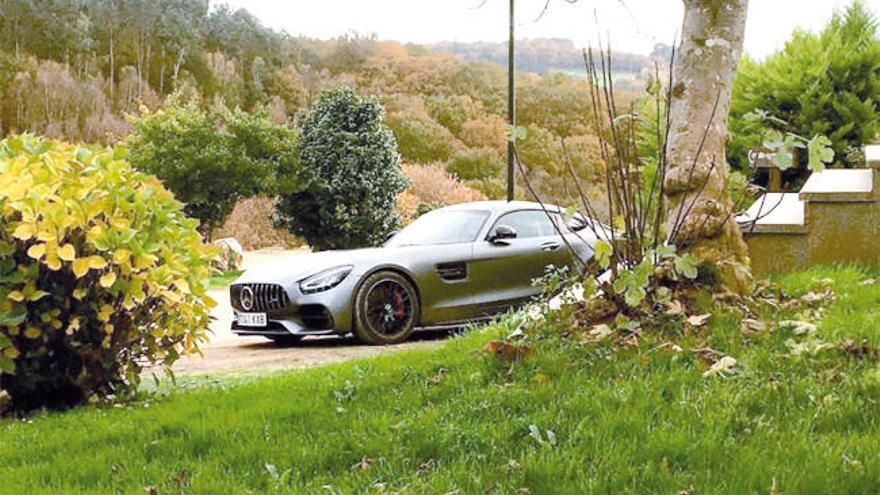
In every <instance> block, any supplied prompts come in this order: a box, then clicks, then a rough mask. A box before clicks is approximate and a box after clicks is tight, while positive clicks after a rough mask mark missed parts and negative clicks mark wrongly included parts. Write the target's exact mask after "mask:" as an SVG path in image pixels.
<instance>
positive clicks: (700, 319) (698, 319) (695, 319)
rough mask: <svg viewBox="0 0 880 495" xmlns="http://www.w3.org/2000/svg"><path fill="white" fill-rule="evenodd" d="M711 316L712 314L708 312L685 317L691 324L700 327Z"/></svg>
mask: <svg viewBox="0 0 880 495" xmlns="http://www.w3.org/2000/svg"><path fill="white" fill-rule="evenodd" d="M711 316H712V315H711V314H709V313H706V314H702V315H691V316H688V317H687V322H688V323H689V324H690V325H691V326H694V327H701V326H703V325H704V324H705V323H706V322H707V321H708V320H709V318H710V317H711Z"/></svg>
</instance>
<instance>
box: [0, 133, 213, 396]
mask: <svg viewBox="0 0 880 495" xmlns="http://www.w3.org/2000/svg"><path fill="white" fill-rule="evenodd" d="M0 214H2V227H0V281H2V284H0V388H2V389H3V390H5V391H6V392H7V393H8V394H9V395H10V396H11V398H12V404H13V407H15V408H16V409H21V410H28V409H32V408H36V407H42V406H50V407H63V406H67V405H71V404H75V403H78V402H81V401H83V400H85V399H87V398H89V397H91V396H92V395H93V394H97V395H99V396H100V395H107V394H117V395H118V394H121V393H124V392H126V391H129V390H131V387H132V386H134V385H136V384H137V383H138V380H139V373H140V372H141V369H142V366H143V365H144V364H146V363H149V364H160V365H163V366H169V365H171V364H172V363H173V362H174V361H175V360H176V359H177V358H178V357H179V356H180V355H182V354H185V353H189V352H194V351H197V350H198V343H199V342H200V341H202V340H203V339H204V337H205V332H206V330H207V327H208V322H209V314H208V313H209V309H210V308H211V306H213V305H214V302H213V301H212V300H211V299H210V298H209V297H207V296H206V295H205V290H204V285H203V281H204V280H206V279H207V278H208V277H210V275H211V269H210V268H209V263H210V259H211V258H212V256H214V255H215V254H216V252H215V251H216V250H215V249H214V248H210V247H208V246H205V245H204V244H203V243H202V238H201V236H200V235H199V233H198V232H197V231H196V225H197V224H198V222H197V221H196V220H193V219H190V218H187V216H186V215H185V214H184V212H183V205H181V204H180V202H178V201H176V200H175V199H174V198H173V196H172V194H171V193H170V192H168V191H167V190H166V189H165V188H163V187H162V185H161V183H160V182H159V181H158V179H156V178H155V177H153V176H149V175H146V174H144V173H142V172H138V171H136V170H134V169H133V168H132V167H131V165H130V164H129V163H128V162H127V161H125V156H124V152H123V151H121V150H114V149H112V148H107V149H94V150H92V149H86V148H77V147H75V146H71V145H67V144H63V143H60V142H56V141H44V140H39V139H36V138H33V137H30V136H21V137H16V138H10V139H7V140H4V141H2V142H0Z"/></svg>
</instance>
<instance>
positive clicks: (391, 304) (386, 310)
mask: <svg viewBox="0 0 880 495" xmlns="http://www.w3.org/2000/svg"><path fill="white" fill-rule="evenodd" d="M354 306H355V307H354V314H355V335H356V336H357V338H358V339H360V340H361V341H363V342H366V343H368V344H373V345H385V344H396V343H398V342H403V341H404V340H406V339H407V337H409V335H410V334H411V333H412V331H413V328H414V327H415V325H416V323H418V321H419V299H418V296H417V294H416V289H415V287H413V285H412V284H411V283H410V281H409V280H407V279H406V277H404V276H402V275H400V274H398V273H395V272H390V271H381V272H376V273H374V274H372V275H370V276H369V277H367V278H366V279H365V280H364V281H363V283H361V286H360V288H359V289H358V291H357V294H356V295H355V301H354Z"/></svg>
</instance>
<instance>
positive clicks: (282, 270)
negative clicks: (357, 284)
mask: <svg viewBox="0 0 880 495" xmlns="http://www.w3.org/2000/svg"><path fill="white" fill-rule="evenodd" d="M387 254H388V249H385V248H366V249H351V250H345V251H320V252H317V253H303V254H292V255H289V256H284V257H281V258H278V259H274V260H272V261H268V262H266V263H263V264H261V265H258V266H255V267H253V268H249V269H248V270H247V271H245V272H244V274H243V275H242V276H241V277H239V278H238V280H236V281H235V283H257V282H262V283H273V282H275V283H284V282H293V281H298V280H302V279H304V278H306V277H308V276H310V275H314V274H316V273H318V272H320V271H323V270H327V269H329V268H334V267H337V266H342V265H354V266H355V268H354V271H355V273H357V272H358V268H359V267H358V264H360V263H362V262H365V261H372V262H375V261H378V260H380V259H382V256H383V255H387Z"/></svg>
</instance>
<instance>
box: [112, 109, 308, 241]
mask: <svg viewBox="0 0 880 495" xmlns="http://www.w3.org/2000/svg"><path fill="white" fill-rule="evenodd" d="M128 145H129V147H130V148H131V154H130V159H131V162H132V164H134V165H135V167H137V168H139V169H141V170H144V171H145V172H148V173H151V174H155V175H156V176H158V177H159V178H160V179H162V182H163V183H164V184H165V186H166V187H168V188H169V189H170V190H171V191H173V192H174V194H175V195H176V196H177V198H178V199H180V200H181V201H183V202H184V203H186V207H185V210H186V213H187V214H188V215H190V216H192V217H194V218H197V219H199V220H200V221H201V225H200V227H199V230H200V231H201V232H202V234H204V235H205V236H206V237H210V235H211V232H213V230H214V229H215V228H217V227H219V226H220V225H222V224H223V221H224V220H225V219H226V217H227V216H228V215H229V213H230V212H231V211H232V208H233V207H234V206H235V204H236V203H237V202H238V200H240V199H242V198H247V197H251V196H254V195H257V194H261V193H265V192H271V191H272V190H273V188H274V187H275V186H276V184H275V183H274V182H273V177H274V174H275V172H276V171H277V170H278V169H279V168H284V169H286V170H287V172H288V173H286V176H288V177H293V176H295V171H296V170H297V169H298V167H299V165H298V157H297V153H296V132H295V131H294V130H293V129H290V128H288V127H285V126H282V125H278V124H275V123H274V122H273V121H272V120H271V118H270V117H269V116H268V115H265V114H250V113H247V112H244V111H242V110H240V109H236V110H228V109H226V108H224V107H222V106H221V107H216V108H214V109H212V110H210V111H208V110H204V109H202V108H200V107H199V106H198V105H196V104H195V103H194V102H190V103H188V104H185V105H182V104H179V103H177V101H176V99H175V98H171V99H170V100H169V102H168V103H167V104H166V105H165V106H164V107H163V108H162V109H160V110H158V111H156V112H153V113H149V112H145V114H144V116H143V117H141V118H139V119H136V120H134V132H133V133H132V135H131V138H130V139H129V142H128ZM294 185H295V184H294V183H292V182H288V183H286V184H282V185H281V186H284V187H293V186H294Z"/></svg>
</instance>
